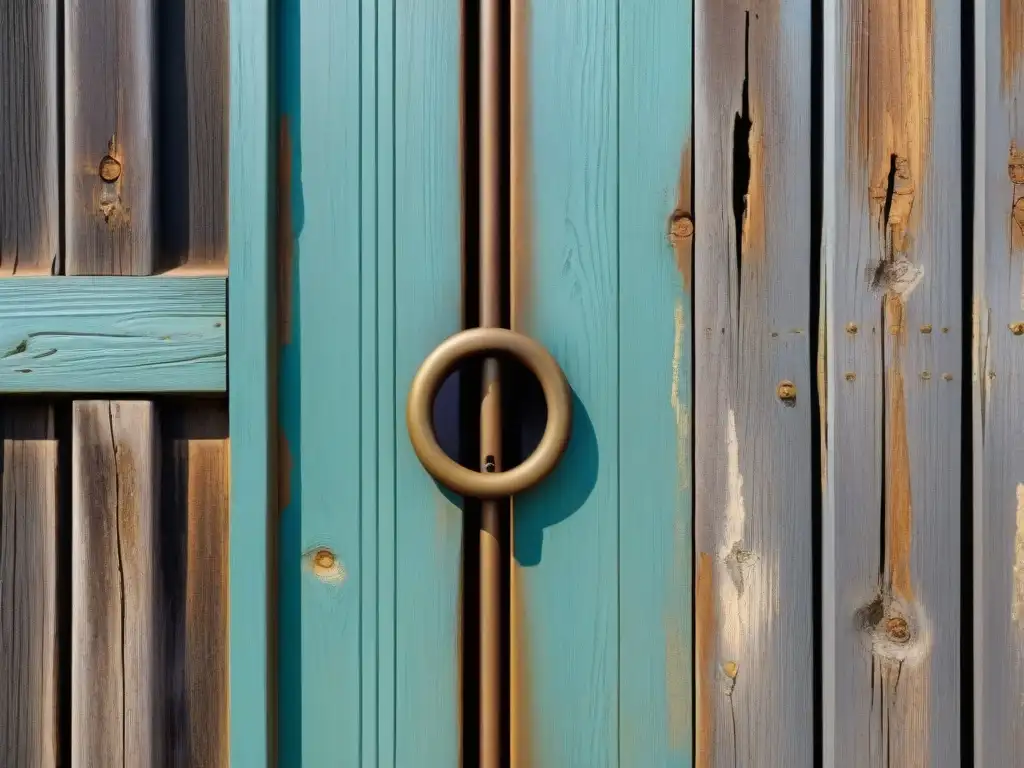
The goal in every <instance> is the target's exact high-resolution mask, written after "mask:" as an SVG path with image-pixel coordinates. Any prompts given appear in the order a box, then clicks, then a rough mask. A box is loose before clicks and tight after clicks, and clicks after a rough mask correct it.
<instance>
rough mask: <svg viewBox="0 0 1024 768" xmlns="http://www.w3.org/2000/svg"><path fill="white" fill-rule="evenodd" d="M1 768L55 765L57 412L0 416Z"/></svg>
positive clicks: (6, 410) (34, 409)
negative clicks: (0, 449)
mask: <svg viewBox="0 0 1024 768" xmlns="http://www.w3.org/2000/svg"><path fill="white" fill-rule="evenodd" d="M0 432H2V438H3V460H2V462H3V463H2V464H0V481H2V485H3V490H2V493H3V495H2V501H0V681H2V682H0V765H5V766H22V765H24V766H33V768H52V767H53V766H55V765H56V764H57V749H58V738H59V737H58V733H57V691H56V685H57V573H58V567H57V440H56V439H55V434H54V424H53V410H52V409H51V408H50V407H49V406H48V405H44V404H27V403H17V404H15V403H12V402H8V403H7V404H5V406H4V407H3V410H2V412H0Z"/></svg>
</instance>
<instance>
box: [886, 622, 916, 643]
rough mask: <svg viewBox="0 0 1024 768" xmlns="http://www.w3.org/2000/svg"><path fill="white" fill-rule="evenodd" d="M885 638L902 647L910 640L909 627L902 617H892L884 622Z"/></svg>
mask: <svg viewBox="0 0 1024 768" xmlns="http://www.w3.org/2000/svg"><path fill="white" fill-rule="evenodd" d="M885 636H886V637H887V638H889V639H890V640H892V642H894V643H899V644H900V645H902V644H904V643H906V642H907V641H908V640H910V625H909V624H908V623H907V620H906V619H905V618H903V617H902V616H892V617H890V618H888V619H886V621H885Z"/></svg>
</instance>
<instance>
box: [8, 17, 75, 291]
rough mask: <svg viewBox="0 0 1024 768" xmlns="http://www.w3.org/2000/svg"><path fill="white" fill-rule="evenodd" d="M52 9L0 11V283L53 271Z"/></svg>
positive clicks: (56, 159) (54, 29)
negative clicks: (1, 278)
mask: <svg viewBox="0 0 1024 768" xmlns="http://www.w3.org/2000/svg"><path fill="white" fill-rule="evenodd" d="M57 6H58V2H57V0H9V1H8V2H5V3H4V4H3V7H2V8H0V114H2V115H4V119H3V120H0V178H2V179H3V180H4V183H3V184H2V185H0V275H10V274H14V273H18V274H22V273H25V272H30V273H31V272H36V273H45V274H49V273H50V272H52V271H54V270H55V269H56V268H57V267H59V266H60V264H59V258H60V254H59V241H58V237H59V231H58V230H59V226H60V220H59V217H60V208H59V201H58V194H59V193H58V181H59V177H58V173H59V171H58V165H59V161H60V155H59V146H58V142H59V136H60V134H59V130H60V125H59V123H58V120H57V96H58V94H57Z"/></svg>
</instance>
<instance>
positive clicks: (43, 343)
mask: <svg viewBox="0 0 1024 768" xmlns="http://www.w3.org/2000/svg"><path fill="white" fill-rule="evenodd" d="M225 290H226V287H225V280H224V279H223V278H168V277H26V278H18V279H14V280H2V281H0V392H5V393H29V392H48V393H56V392H71V393H85V392H119V393H129V392H147V393H156V392H223V391H224V389H225V384H226V379H227V370H226V368H227V328H226V326H227V317H226V306H225V302H226V296H225Z"/></svg>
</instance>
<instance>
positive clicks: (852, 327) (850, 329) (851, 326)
mask: <svg viewBox="0 0 1024 768" xmlns="http://www.w3.org/2000/svg"><path fill="white" fill-rule="evenodd" d="M859 330H860V329H859V328H858V327H857V324H856V323H847V324H846V332H847V333H848V334H850V335H851V336H856V335H857V331H859Z"/></svg>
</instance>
